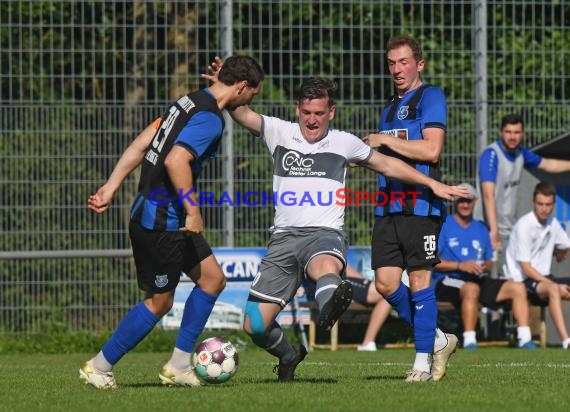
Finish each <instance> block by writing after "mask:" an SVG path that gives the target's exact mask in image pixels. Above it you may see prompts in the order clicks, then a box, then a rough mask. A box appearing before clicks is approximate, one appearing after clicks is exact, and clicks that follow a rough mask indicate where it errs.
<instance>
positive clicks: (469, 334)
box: [463, 330, 477, 347]
mask: <svg viewBox="0 0 570 412" xmlns="http://www.w3.org/2000/svg"><path fill="white" fill-rule="evenodd" d="M471 344H473V345H476V344H477V335H476V332H475V331H474V330H466V331H465V332H463V346H464V347H465V346H467V345H471Z"/></svg>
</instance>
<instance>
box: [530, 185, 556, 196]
mask: <svg viewBox="0 0 570 412" xmlns="http://www.w3.org/2000/svg"><path fill="white" fill-rule="evenodd" d="M538 194H541V195H543V196H553V197H556V186H554V185H553V184H552V183H550V182H540V183H538V184H537V185H536V186H535V187H534V193H533V194H532V200H535V199H536V195H538Z"/></svg>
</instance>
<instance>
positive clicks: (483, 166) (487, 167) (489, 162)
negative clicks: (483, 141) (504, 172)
mask: <svg viewBox="0 0 570 412" xmlns="http://www.w3.org/2000/svg"><path fill="white" fill-rule="evenodd" d="M498 169H499V156H497V152H495V150H494V149H491V148H488V149H485V150H484V151H483V153H482V154H481V157H480V158H479V181H480V182H493V183H496V182H497V170H498Z"/></svg>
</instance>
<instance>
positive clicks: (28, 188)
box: [0, 0, 570, 335]
mask: <svg viewBox="0 0 570 412" xmlns="http://www.w3.org/2000/svg"><path fill="white" fill-rule="evenodd" d="M569 16H570V7H569V6H567V5H566V4H565V2H551V1H526V0H525V1H454V2H445V1H427V0H424V1H413V2H412V1H385V0H383V1H366V0H328V1H324V0H318V1H304V0H299V1H266V0H264V1H256V0H249V1H223V0H217V1H212V0H209V1H193V2H188V1H168V2H158V1H142V0H139V1H109V0H107V1H100V0H92V1H67V0H53V1H42V0H21V1H5V0H2V1H0V42H1V43H0V44H1V46H0V67H1V72H0V86H1V93H2V99H1V101H0V133H1V139H0V154H1V156H2V162H0V180H1V182H0V218H1V219H0V220H1V222H2V230H1V232H0V245H1V247H0V258H1V259H0V335H1V334H19V333H37V332H40V331H43V330H46V329H48V330H49V329H53V328H54V327H57V328H59V329H61V330H66V331H79V330H91V331H101V330H110V329H113V328H114V326H115V325H116V322H117V320H118V319H119V318H120V317H121V316H122V315H123V314H124V312H125V311H126V310H127V309H128V308H130V307H131V306H132V304H133V303H134V302H136V301H137V300H138V299H140V298H141V295H140V293H139V292H138V290H137V288H136V282H135V281H134V267H133V264H132V261H131V259H130V257H128V253H126V255H122V254H121V253H119V256H114V257H108V256H107V257H105V256H104V255H105V252H104V251H108V250H119V251H128V249H129V240H128V234H127V222H128V214H129V208H130V203H131V201H132V200H133V197H134V194H135V192H136V184H137V173H133V174H132V176H130V177H129V178H128V179H127V181H125V183H124V185H123V187H122V188H121V190H120V191H119V192H118V193H117V196H116V198H115V200H114V203H113V206H112V208H111V209H110V210H109V212H108V213H106V214H105V215H102V216H96V215H94V214H91V213H89V212H88V210H87V208H86V199H87V197H88V195H89V194H91V193H93V192H94V191H95V190H96V189H97V187H98V186H99V185H100V184H102V183H103V182H104V181H105V179H106V178H107V177H108V175H109V173H110V172H111V170H112V168H113V166H114V164H115V162H116V161H117V159H118V158H119V156H120V154H121V153H122V151H123V150H124V149H125V148H126V146H127V145H128V144H129V142H130V141H131V140H132V139H133V138H134V136H136V134H137V133H138V132H139V131H140V130H141V129H142V128H144V127H145V126H146V125H147V124H148V123H149V122H151V121H152V120H153V119H154V118H155V117H157V116H159V115H161V114H162V112H163V111H164V110H165V108H166V107H167V106H168V104H169V103H170V102H171V101H172V100H174V99H175V98H176V97H178V96H180V95H182V94H184V93H186V92H188V91H190V90H192V89H195V88H198V87H204V86H206V85H207V83H206V82H205V81H204V80H203V79H201V78H200V73H203V72H204V71H205V68H206V66H207V64H208V63H209V62H210V61H212V59H213V57H214V56H215V55H217V54H222V55H227V54H231V53H243V54H248V55H251V56H253V57H255V58H256V59H258V60H259V61H260V63H261V64H262V66H263V68H264V70H265V72H266V75H267V78H266V81H265V82H264V87H263V92H262V95H261V96H259V98H258V99H257V100H256V101H255V102H254V107H255V109H256V110H258V111H259V112H261V113H265V114H269V115H275V116H279V117H283V118H287V119H294V118H295V112H294V98H295V93H296V91H297V88H298V86H299V85H300V83H301V81H302V80H303V79H304V78H306V77H308V76H316V75H322V76H328V77H332V78H334V79H335V80H336V81H337V82H338V83H339V95H338V100H337V105H338V109H339V110H338V113H337V118H336V119H335V120H334V122H333V126H334V127H336V128H339V129H344V130H348V131H351V132H353V133H355V134H357V135H360V136H363V135H365V134H366V133H367V132H369V131H371V130H374V129H376V128H377V123H378V117H379V113H380V110H381V108H382V106H383V104H384V102H385V101H386V99H387V98H388V97H389V96H390V95H391V94H392V83H391V80H390V78H389V76H388V74H387V68H386V65H385V58H384V47H385V44H386V42H387V40H388V38H389V37H390V36H392V35H394V34H399V33H406V34H412V35H414V36H415V37H417V38H418V39H419V40H420V41H421V43H422V46H423V48H424V54H425V58H426V63H427V67H426V70H425V72H424V80H425V81H427V82H429V83H433V84H436V85H438V86H440V87H442V88H443V89H444V91H445V92H446V94H447V96H448V106H449V118H448V132H447V138H446V139H447V140H446V146H445V151H444V154H443V157H442V168H443V171H444V179H445V180H446V182H448V183H458V182H459V181H464V180H467V181H470V182H473V181H474V177H475V176H474V173H475V162H476V154H477V152H478V151H479V150H480V149H481V147H482V146H483V144H484V143H487V142H490V141H492V140H493V139H494V138H496V136H497V132H498V127H499V119H500V117H501V116H502V115H504V114H506V113H508V112H511V111H516V112H520V113H522V114H523V115H524V117H525V120H526V126H527V127H526V130H527V144H528V145H529V146H531V147H532V146H534V145H536V144H539V143H541V142H544V141H548V140H550V139H552V138H554V137H555V136H557V135H559V134H561V133H563V132H565V131H567V129H568V122H567V119H568V118H569V115H570V113H569V111H570V109H569V105H568V100H569V98H570V81H569V75H570V56H569V53H570V51H569V50H568V49H567V48H566V45H567V44H569V42H570V30H569V24H570V17H569ZM228 134H229V135H228V136H226V137H225V138H224V139H225V141H226V142H230V141H231V142H232V143H233V144H228V143H226V145H225V147H224V148H223V150H222V153H221V154H220V156H219V157H217V158H215V159H214V160H213V161H212V162H211V163H210V165H209V166H208V168H207V169H206V171H205V173H204V175H203V177H202V179H201V181H200V184H199V187H200V190H204V191H211V192H214V193H221V191H223V190H227V189H228V188H230V190H231V191H234V192H237V191H240V192H241V193H244V192H246V191H256V192H263V191H266V192H268V191H270V190H271V177H272V168H271V159H270V157H269V155H268V154H267V152H266V149H265V148H264V147H263V145H261V144H260V143H259V142H258V141H256V139H254V138H252V137H251V136H250V135H249V134H248V133H247V132H246V131H245V130H243V129H242V128H240V127H239V126H236V127H233V128H230V130H229V133H228ZM230 181H231V184H229V182H230ZM375 181H376V178H375V176H374V174H373V173H372V172H370V171H367V170H361V169H351V170H350V171H349V179H348V185H349V187H351V188H353V189H358V190H367V191H370V190H373V189H374V187H375ZM203 214H204V219H205V222H206V226H207V232H206V237H207V238H208V240H209V241H210V243H211V244H212V245H213V246H263V245H265V242H266V241H267V239H268V232H267V228H268V227H269V226H270V225H271V222H272V216H273V210H272V207H271V206H266V207H262V206H259V207H246V206H235V207H227V205H226V206H225V207H219V206H213V205H212V206H205V207H204V208H203ZM372 216H373V210H372V207H371V206H370V205H360V206H350V207H348V208H347V219H346V231H347V233H348V235H349V239H350V242H351V244H354V245H367V244H368V242H369V238H370V229H371V225H372V219H373V217H372ZM74 250H75V251H90V253H88V254H87V256H85V257H77V256H76V255H73V254H72V253H69V254H67V255H66V254H65V253H60V252H65V251H74ZM22 251H25V252H28V253H27V254H25V255H18V253H20V252H22ZM46 251H47V252H49V251H56V252H58V253H56V254H55V255H54V257H46V256H45V255H42V253H43V252H46ZM97 251H100V253H99V255H100V256H97V254H98V253H95V255H92V254H91V253H93V252H97ZM24 256H25V257H24ZM59 329H58V330H59Z"/></svg>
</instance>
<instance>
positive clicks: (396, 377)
mask: <svg viewBox="0 0 570 412" xmlns="http://www.w3.org/2000/svg"><path fill="white" fill-rule="evenodd" d="M364 380H367V381H403V380H404V376H402V375H391V376H388V375H378V376H366V377H365V378H364Z"/></svg>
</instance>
